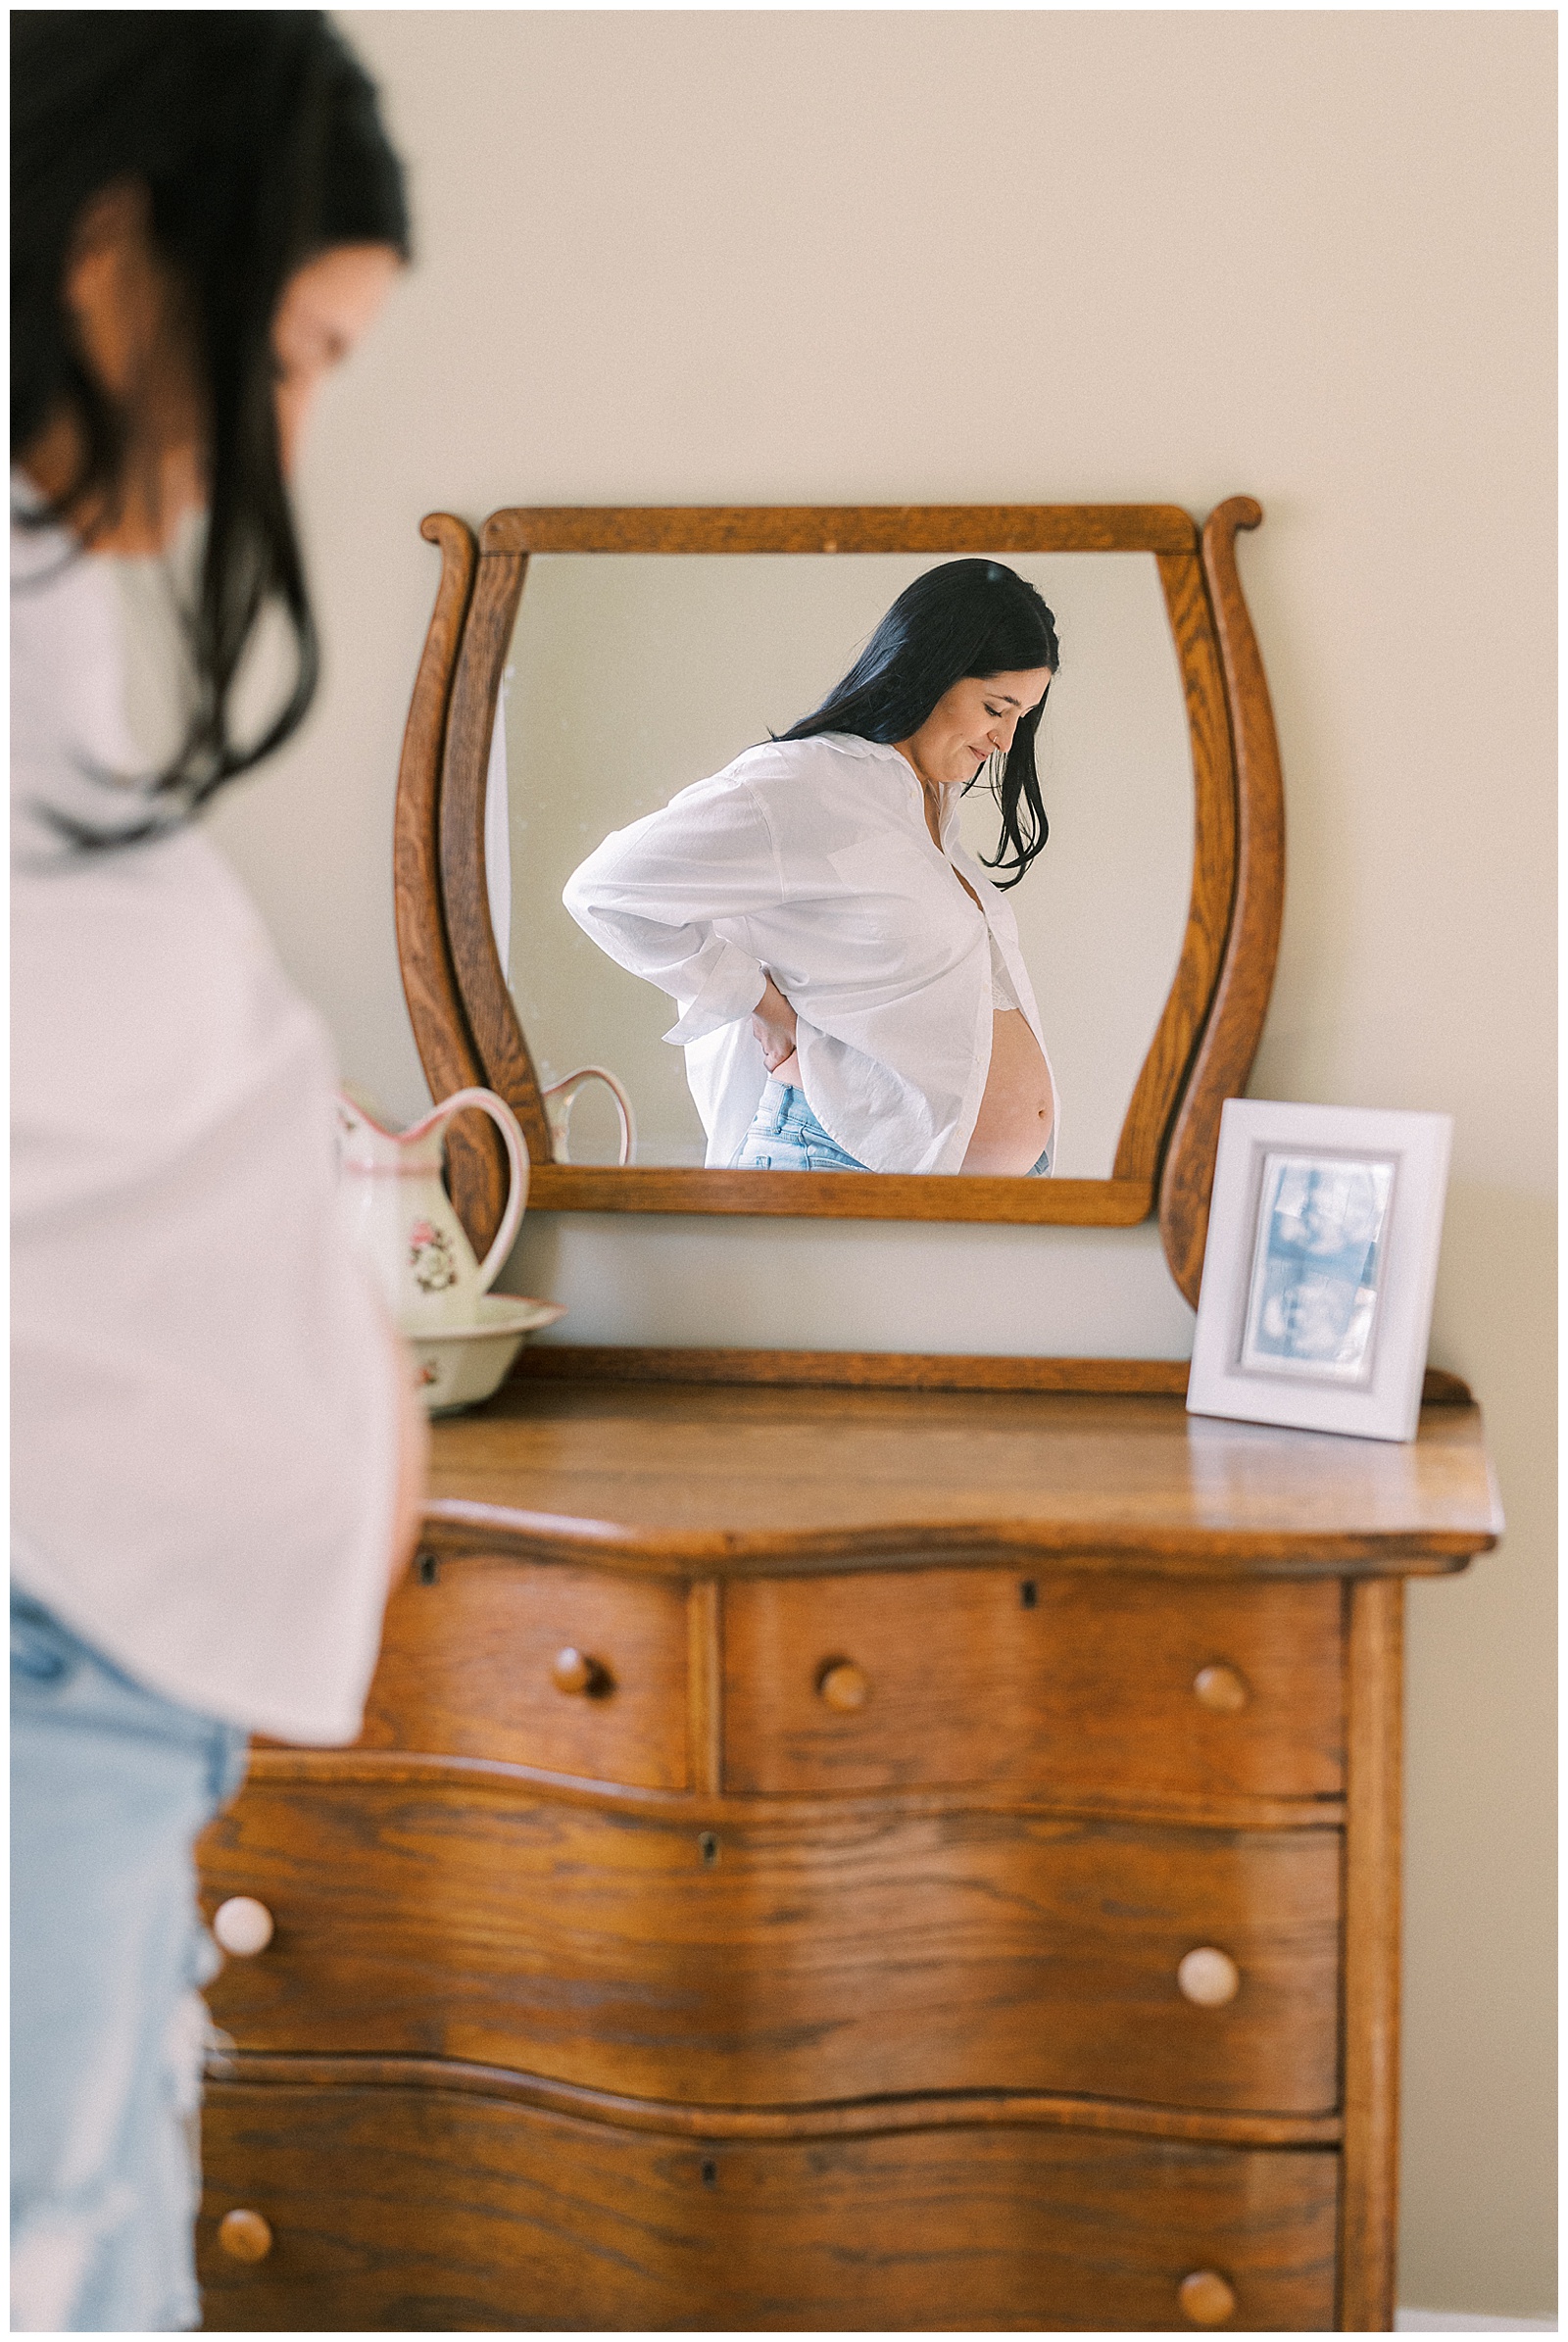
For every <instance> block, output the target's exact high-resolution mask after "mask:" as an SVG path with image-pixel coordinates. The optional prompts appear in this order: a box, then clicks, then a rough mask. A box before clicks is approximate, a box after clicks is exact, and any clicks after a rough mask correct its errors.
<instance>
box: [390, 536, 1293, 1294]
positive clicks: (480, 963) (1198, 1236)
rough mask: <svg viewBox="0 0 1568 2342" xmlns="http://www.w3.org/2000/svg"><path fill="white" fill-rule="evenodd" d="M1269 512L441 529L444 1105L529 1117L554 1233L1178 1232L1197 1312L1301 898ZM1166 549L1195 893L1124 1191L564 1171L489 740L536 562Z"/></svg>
mask: <svg viewBox="0 0 1568 2342" xmlns="http://www.w3.org/2000/svg"><path fill="white" fill-rule="evenodd" d="M1262 517H1263V514H1262V509H1261V507H1260V506H1258V505H1257V504H1256V503H1254V502H1253V500H1252V499H1251V498H1250V497H1245V496H1236V497H1232V498H1230V499H1229V500H1228V501H1227V502H1226V503H1224V504H1222V505H1220V506H1219V507H1218V508H1217V510H1216V511H1215V512H1212V513H1211V514H1210V515H1209V518H1208V520H1207V522H1206V524H1205V525H1204V526H1203V528H1202V529H1201V530H1200V529H1199V527H1198V525H1197V523H1196V522H1195V521H1194V520H1193V519H1192V517H1191V515H1190V514H1189V513H1187V512H1183V511H1182V510H1181V509H1180V507H1179V506H1175V505H1008V506H998V507H992V506H959V505H952V506H923V507H904V506H882V507H876V506H870V507H833V506H805V507H793V508H781V507H775V508H765V507H762V508H757V509H745V508H732V509H724V508H712V509H704V508H695V507H694V508H669V509H659V508H633V509H621V510H614V509H603V510H594V509H586V508H585V509H576V508H571V507H555V508H543V509H538V510H530V509H526V508H517V507H509V508H507V509H505V510H503V511H501V512H493V513H492V514H491V515H490V517H489V519H488V520H487V521H486V522H485V523H484V526H483V528H482V530H481V531H480V534H479V537H478V540H477V542H476V541H475V539H474V536H473V533H472V531H471V530H470V529H469V528H468V527H467V525H466V523H465V522H464V521H462V520H458V519H455V518H454V517H453V516H452V515H451V514H450V513H446V512H434V513H431V514H430V515H429V516H428V517H427V518H426V519H425V520H424V521H422V522H421V524H420V533H421V535H422V536H424V537H425V538H426V539H427V540H428V541H429V542H430V543H432V544H435V545H438V546H439V547H440V549H441V580H440V585H439V587H438V589H437V593H436V603H435V610H434V613H433V615H432V617H431V620H430V628H429V632H428V634H427V636H426V638H425V645H424V651H423V655H422V657H421V659H420V661H419V670H418V675H417V680H416V683H415V688H414V699H413V704H412V706H411V707H410V710H409V721H408V728H407V731H406V733H405V736H404V743H403V757H402V763H401V766H400V769H399V775H398V796H397V815H396V838H395V849H394V854H395V873H396V896H397V927H398V953H399V958H400V961H401V964H402V970H403V985H404V992H405V996H406V998H407V1000H408V1005H409V1015H410V1018H411V1020H412V1022H413V1026H414V1035H415V1041H416V1044H417V1048H418V1051H419V1057H420V1062H421V1063H422V1065H423V1067H424V1071H425V1076H426V1079H427V1080H428V1082H429V1085H430V1093H431V1096H432V1098H436V1099H440V1098H447V1097H450V1096H451V1094H452V1093H453V1091H455V1090H461V1089H464V1088H466V1086H467V1085H469V1084H470V1083H478V1084H483V1085H485V1086H487V1087H489V1088H490V1089H492V1090H495V1091H498V1092H499V1093H500V1095H501V1096H502V1097H503V1098H506V1099H507V1101H508V1103H509V1104H510V1105H511V1106H512V1107H513V1108H514V1110H515V1113H516V1115H517V1118H518V1121H519V1122H520V1123H521V1125H522V1128H523V1132H524V1135H525V1136H526V1139H527V1142H528V1149H529V1153H530V1156H531V1158H532V1162H533V1166H534V1168H533V1177H532V1183H531V1188H530V1195H529V1200H530V1203H531V1204H532V1206H533V1207H534V1208H535V1209H536V1210H541V1211H598V1212H603V1211H658V1212H704V1213H706V1212H744V1213H756V1214H770V1213H771V1214H790V1215H795V1214H807V1215H824V1216H829V1217H834V1218H850V1219H873V1218H874V1219H911V1220H912V1219H922V1220H924V1219H951V1220H1005V1221H1012V1222H1015V1223H1016V1222H1036V1223H1042V1222H1045V1223H1055V1224H1056V1225H1058V1226H1059V1225H1063V1224H1068V1225H1077V1226H1085V1225H1099V1226H1113V1227H1130V1226H1133V1225H1134V1224H1136V1223H1137V1222H1138V1221H1141V1220H1144V1219H1147V1218H1148V1217H1149V1216H1150V1215H1151V1213H1152V1212H1154V1211H1156V1210H1157V1212H1158V1215H1159V1223H1160V1234H1161V1239H1162V1242H1163V1244H1164V1248H1165V1256H1166V1259H1167V1261H1168V1263H1169V1266H1170V1271H1171V1274H1172V1276H1173V1277H1174V1278H1175V1280H1176V1283H1177V1285H1178V1286H1179V1287H1180V1289H1181V1291H1182V1292H1183V1293H1185V1294H1186V1296H1187V1298H1188V1300H1189V1301H1191V1302H1193V1303H1194V1304H1195V1305H1196V1302H1197V1299H1198V1287H1199V1279H1200V1275H1201V1268H1202V1258H1203V1240H1204V1237H1205V1234H1206V1232H1207V1225H1208V1199H1209V1190H1210V1187H1211V1184H1212V1181H1213V1173H1214V1154H1215V1148H1216V1146H1217V1143H1218V1136H1219V1116H1220V1109H1221V1107H1222V1106H1223V1104H1224V1102H1225V1100H1226V1098H1233V1097H1236V1096H1237V1095H1239V1093H1240V1092H1241V1090H1242V1088H1243V1086H1244V1084H1245V1083H1246V1080H1247V1076H1248V1073H1249V1072H1250V1068H1251V1063H1252V1057H1253V1053H1254V1051H1255V1049H1256V1047H1257V1041H1258V1036H1259V1034H1260V1032H1261V1030H1262V1023H1263V1014H1264V1010H1265V1009H1266V1007H1267V1005H1268V997H1269V990H1270V986H1271V984H1272V982H1273V975H1274V962H1275V956H1276V952H1277V950H1278V945H1279V930H1280V917H1281V911H1282V908H1283V902H1284V809H1283V802H1282V796H1281V788H1280V769H1279V752H1278V747H1277V744H1276V740H1275V734H1274V719H1273V714H1272V711H1271V709H1270V707H1269V698H1268V686H1267V684H1266V682H1265V680H1264V676H1263V666H1262V660H1261V659H1260V657H1259V655H1258V649H1257V644H1256V641H1255V638H1254V636H1253V633H1252V627H1251V622H1250V618H1249V616H1248V613H1247V606H1246V603H1245V601H1244V599H1243V596H1242V589H1241V582H1240V579H1239V577H1238V575H1237V568H1236V533H1237V531H1238V529H1243V528H1255V527H1256V526H1257V524H1258V522H1259V521H1260V520H1261V519H1262ZM976 549H983V550H984V551H986V552H988V553H998V554H1005V553H1009V552H1011V553H1069V552H1102V553H1123V552H1125V553H1152V554H1153V555H1154V556H1155V559H1156V561H1157V563H1158V568H1159V576H1160V582H1161V585H1162V587H1163V589H1164V596H1165V607H1166V610H1167V612H1168V614H1169V618H1170V624H1171V632H1172V635H1173V637H1174V640H1175V645H1176V653H1177V658H1178V661H1179V664H1180V668H1181V674H1182V681H1183V686H1184V690H1185V694H1186V703H1187V715H1188V723H1189V727H1190V731H1191V737H1192V749H1193V772H1194V781H1195V788H1196V804H1195V807H1194V856H1193V885H1192V896H1191V902H1190V906H1189V911H1188V919H1187V928H1186V935H1185V939H1184V942H1183V946H1182V951H1181V957H1180V961H1179V963H1178V966H1177V971H1176V977H1175V981H1174V983H1173V985H1172V987H1171V991H1170V994H1169V997H1168V999H1167V1000H1166V1003H1165V1007H1164V1011H1163V1013H1162V1015H1161V1017H1160V1021H1159V1025H1158V1027H1157V1030H1156V1032H1155V1035H1154V1039H1153V1042H1152V1046H1151V1048H1150V1050H1149V1053H1148V1055H1147V1057H1146V1059H1145V1062H1144V1066H1143V1070H1142V1072H1141V1073H1140V1075H1139V1078H1138V1082H1137V1084H1136V1087H1135V1089H1134V1092H1133V1097H1132V1102H1131V1104H1130V1105H1129V1107H1128V1111H1127V1115H1126V1119H1125V1121H1124V1123H1123V1126H1122V1131H1121V1136H1120V1140H1119V1143H1118V1145H1117V1148H1116V1155H1115V1160H1114V1164H1113V1167H1112V1174H1111V1177H1110V1178H1109V1179H1103V1180H1099V1179H1045V1180H1024V1179H996V1178H988V1179H976V1178H965V1177H963V1176H957V1177H948V1178H916V1177H900V1176H895V1175H888V1174H882V1175H880V1176H878V1177H876V1178H875V1179H867V1178H866V1176H865V1175H864V1174H863V1173H855V1172H838V1173H834V1172H818V1173H814V1174H812V1175H811V1176H810V1177H809V1179H803V1178H802V1177H801V1176H800V1174H799V1173H794V1172H788V1171H774V1172H769V1171H721V1170H720V1171H710V1170H699V1169H695V1168H662V1167H656V1166H652V1165H631V1166H628V1167H626V1168H623V1169H621V1168H609V1167H601V1166H597V1165H595V1166H589V1165H586V1164H583V1165H579V1164H569V1163H558V1162H557V1161H556V1160H555V1155H554V1147H553V1144H552V1138H551V1131H550V1123H549V1119H548V1116H547V1114H546V1112H545V1108H544V1103H543V1099H542V1097H541V1092H540V1085H539V1079H538V1075H537V1073H536V1071H535V1068H534V1062H533V1058H532V1056H531V1055H530V1053H529V1049H528V1043H527V1039H526V1037H525V1035H524V1033H523V1031H522V1028H521V1025H520V1024H519V1022H518V1020H517V1013H516V1009H515V1006H514V1003H513V1000H512V996H511V993H510V992H509V990H508V988H507V981H506V973H505V970H504V969H503V967H502V965H501V961H500V958H499V957H498V954H497V951H496V946H495V940H494V937H493V935H492V932H491V926H490V915H489V900H488V894H487V890H486V884H485V863H484V805H485V787H486V774H487V771H488V768H489V758H490V744H491V733H492V729H493V727H494V723H495V710H496V703H497V697H498V694H499V692H500V688H501V679H502V672H503V669H504V667H505V665H506V661H507V657H508V653H509V649H510V646H511V643H512V636H513V628H514V625H515V619H516V613H517V606H518V603H519V601H520V598H521V595H522V588H523V579H524V576H525V573H526V570H527V565H528V559H529V556H530V555H531V554H534V553H663V554H671V553H816V554H821V553H830V554H831V553H931V554H938V555H941V554H949V555H951V554H957V553H973V552H974V551H975V550H976ZM450 1159H451V1163H452V1178H453V1192H454V1196H455V1199H456V1201H457V1204H458V1207H459V1209H460V1211H461V1212H462V1214H463V1217H464V1219H465V1221H466V1224H467V1225H468V1227H469V1230H470V1233H471V1234H472V1235H473V1237H474V1241H475V1242H476V1244H479V1245H480V1247H481V1249H482V1247H483V1245H484V1244H485V1243H487V1242H488V1238H489V1234H490V1233H491V1232H493V1230H494V1228H495V1227H496V1225H497V1224H498V1223H499V1219H500V1212H501V1199H502V1195H503V1193H504V1171H503V1158H502V1156H501V1152H500V1147H499V1143H498V1142H497V1140H496V1138H495V1134H494V1132H493V1130H491V1129H490V1127H489V1126H488V1125H486V1126H484V1128H482V1129H478V1128H476V1129H473V1130H471V1131H469V1130H466V1129H465V1130H455V1131H454V1132H453V1134H452V1143H451V1156H450Z"/></svg>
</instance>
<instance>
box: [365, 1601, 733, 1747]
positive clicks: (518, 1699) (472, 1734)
mask: <svg viewBox="0 0 1568 2342" xmlns="http://www.w3.org/2000/svg"><path fill="white" fill-rule="evenodd" d="M686 1640H687V1628H686V1601H685V1590H684V1588H683V1587H682V1586H678V1585H674V1584H671V1583H669V1582H667V1581H660V1580H654V1579H646V1578H645V1579H638V1580H629V1581H628V1580H622V1581H620V1582H618V1583H617V1582H616V1581H614V1580H612V1579H609V1578H606V1577H605V1576H604V1575H603V1574H602V1573H600V1572H599V1571H594V1570H572V1569H532V1570H530V1569H519V1568H518V1567H517V1566H516V1564H515V1563H510V1562H506V1561H496V1560H488V1559H485V1558H482V1557H480V1558H474V1559H466V1560H462V1561H449V1562H447V1563H445V1564H443V1565H440V1566H439V1570H438V1575H437V1577H436V1580H435V1583H434V1584H433V1585H431V1584H425V1583H423V1582H422V1581H421V1579H420V1577H419V1574H418V1572H417V1569H416V1570H413V1571H409V1572H407V1573H405V1575H404V1577H403V1578H402V1580H401V1581H400V1582H399V1584H398V1586H396V1587H395V1589H394V1591H393V1594H392V1598H391V1600H390V1602H389V1603H388V1604H387V1611H386V1621H385V1626H384V1628H383V1631H382V1636H381V1657H380V1663H379V1665H378V1666H377V1668H376V1671H375V1679H374V1681H373V1683H371V1685H370V1693H369V1698H368V1701H367V1704H366V1711H365V1731H364V1732H363V1734H362V1741H361V1744H362V1745H363V1746H364V1747H367V1748H384V1749H402V1750H410V1751H415V1752H422V1753H428V1754H431V1755H453V1756H480V1757H490V1758H498V1759H500V1760H502V1761H503V1762H505V1761H507V1760H509V1759H510V1760H513V1761H515V1762H518V1763H522V1764H529V1765H535V1766H540V1767H543V1768H544V1769H545V1770H546V1771H548V1772H558V1773H574V1774H580V1775H585V1776H586V1777H587V1778H589V1779H590V1780H596V1781H626V1782H628V1783H633V1784H639V1783H640V1784H642V1785H645V1786H647V1787H650V1788H680V1787H682V1786H684V1784H685V1782H686V1780H687V1769H686V1768H687V1746H686V1740H687V1727H686ZM568 1647H571V1648H575V1649H577V1650H579V1651H582V1652H584V1653H586V1654H587V1655H588V1656H589V1657H590V1658H591V1659H593V1660H594V1661H595V1662H597V1664H598V1665H599V1666H600V1667H601V1668H602V1669H603V1671H604V1679H605V1686H604V1688H603V1689H602V1690H599V1691H597V1692H594V1693H590V1694H586V1695H583V1696H578V1697H570V1696H567V1695H566V1694H564V1693H563V1692H562V1691H560V1690H558V1689H557V1687H556V1684H555V1683H554V1681H553V1680H552V1675H551V1667H552V1662H553V1661H554V1660H555V1658H556V1656H557V1654H558V1653H559V1652H560V1651H562V1650H564V1649H565V1648H568Z"/></svg>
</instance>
